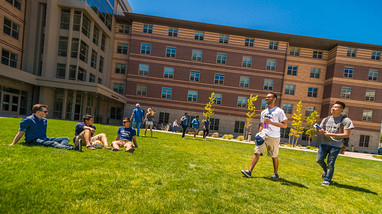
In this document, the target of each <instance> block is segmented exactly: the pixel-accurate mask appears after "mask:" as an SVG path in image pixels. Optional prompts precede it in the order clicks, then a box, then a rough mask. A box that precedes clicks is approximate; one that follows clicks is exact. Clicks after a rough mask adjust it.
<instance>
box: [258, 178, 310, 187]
mask: <svg viewBox="0 0 382 214" xmlns="http://www.w3.org/2000/svg"><path fill="white" fill-rule="evenodd" d="M261 178H264V179H267V180H271V181H274V182H277V183H281V185H285V186H295V187H300V188H305V189H309V188H308V187H307V186H305V185H303V184H299V183H296V182H293V181H288V180H286V179H284V178H279V179H277V180H274V179H272V178H269V177H261Z"/></svg>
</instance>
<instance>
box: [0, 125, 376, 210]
mask: <svg viewBox="0 0 382 214" xmlns="http://www.w3.org/2000/svg"><path fill="white" fill-rule="evenodd" d="M19 121H20V118H3V119H0V130H1V131H0V195H1V201H0V213H90V212H91V213H378V212H382V205H381V203H380V201H381V199H382V197H381V195H382V185H381V178H382V163H381V162H377V161H370V160H361V159H354V158H346V157H339V158H338V159H337V163H336V171H335V174H334V178H333V180H334V183H333V185H331V186H330V187H324V186H321V185H320V182H321V181H322V180H321V178H320V175H321V169H320V167H319V165H318V164H317V163H316V162H315V156H316V154H315V153H311V152H302V151H295V150H288V149H281V150H280V155H279V159H280V176H281V178H280V179H279V180H278V181H272V180H270V179H269V178H270V176H272V172H273V168H272V161H271V158H269V157H261V159H260V161H259V163H258V165H257V166H256V168H255V171H254V173H253V176H254V177H253V178H245V177H243V176H242V174H241V173H240V170H241V169H247V168H248V166H249V163H250V160H251V158H252V154H253V147H254V146H253V145H247V144H240V143H235V142H229V141H219V140H213V139H208V140H207V141H202V140H201V138H198V139H197V140H192V137H190V136H188V137H186V139H184V140H183V139H181V136H180V135H172V134H167V133H154V138H149V137H138V138H137V139H138V144H139V146H140V148H138V149H137V150H136V152H135V153H134V154H130V153H126V152H112V151H110V150H106V149H99V150H96V151H90V150H87V149H85V147H84V152H82V153H80V152H76V151H69V150H63V149H55V148H47V147H28V146H25V145H24V144H22V143H20V142H19V143H18V144H16V145H15V146H13V147H10V146H8V144H9V143H11V141H12V139H13V137H14V135H15V134H16V132H17V130H18V126H19ZM75 124H76V123H75V122H72V121H60V120H52V119H50V120H49V121H48V133H47V134H48V137H61V136H67V137H69V138H72V137H73V134H74V127H75ZM97 130H98V133H100V132H104V133H106V134H107V136H108V139H109V140H110V142H111V141H112V140H113V139H114V138H115V136H116V131H117V127H115V126H108V125H97ZM141 134H142V132H141Z"/></svg>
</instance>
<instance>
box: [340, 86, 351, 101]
mask: <svg viewBox="0 0 382 214" xmlns="http://www.w3.org/2000/svg"><path fill="white" fill-rule="evenodd" d="M350 95H351V88H349V87H342V89H341V96H340V97H341V98H347V99H350Z"/></svg>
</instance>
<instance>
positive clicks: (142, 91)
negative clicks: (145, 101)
mask: <svg viewBox="0 0 382 214" xmlns="http://www.w3.org/2000/svg"><path fill="white" fill-rule="evenodd" d="M137 95H138V96H146V95H147V86H145V85H137Z"/></svg>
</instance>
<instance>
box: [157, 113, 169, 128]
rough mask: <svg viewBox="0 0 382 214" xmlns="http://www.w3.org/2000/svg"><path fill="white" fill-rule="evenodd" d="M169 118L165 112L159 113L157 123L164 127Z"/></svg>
mask: <svg viewBox="0 0 382 214" xmlns="http://www.w3.org/2000/svg"><path fill="white" fill-rule="evenodd" d="M169 118H170V113H165V112H159V120H158V123H159V124H161V123H163V125H166V124H167V123H168V121H169Z"/></svg>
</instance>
